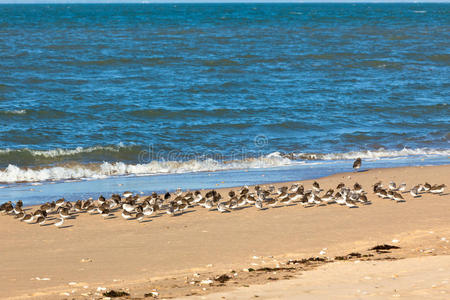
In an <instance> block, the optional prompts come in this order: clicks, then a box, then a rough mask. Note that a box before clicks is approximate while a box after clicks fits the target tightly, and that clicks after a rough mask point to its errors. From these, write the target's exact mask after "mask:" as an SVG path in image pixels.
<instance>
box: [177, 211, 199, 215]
mask: <svg viewBox="0 0 450 300" xmlns="http://www.w3.org/2000/svg"><path fill="white" fill-rule="evenodd" d="M193 212H195V210H193V209H191V210H185V211H183V212H182V213H181V214H177V216H182V215H184V214H189V213H193Z"/></svg>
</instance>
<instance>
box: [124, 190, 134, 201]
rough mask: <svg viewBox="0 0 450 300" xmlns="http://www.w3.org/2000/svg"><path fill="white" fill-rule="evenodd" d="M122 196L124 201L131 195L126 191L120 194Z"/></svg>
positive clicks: (131, 194)
mask: <svg viewBox="0 0 450 300" xmlns="http://www.w3.org/2000/svg"><path fill="white" fill-rule="evenodd" d="M122 196H123V197H124V198H125V199H126V198H128V197H131V196H133V193H132V192H130V191H126V192H124V193H123V194H122Z"/></svg>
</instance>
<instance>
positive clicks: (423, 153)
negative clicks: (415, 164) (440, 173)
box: [292, 148, 450, 160]
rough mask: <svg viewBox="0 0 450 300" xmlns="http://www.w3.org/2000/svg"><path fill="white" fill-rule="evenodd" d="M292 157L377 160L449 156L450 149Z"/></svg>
mask: <svg viewBox="0 0 450 300" xmlns="http://www.w3.org/2000/svg"><path fill="white" fill-rule="evenodd" d="M292 156H293V158H296V159H311V160H346V159H356V158H358V157H359V158H361V159H368V160H378V159H383V158H397V157H398V158H402V157H407V156H450V149H447V150H436V149H427V148H418V149H407V148H404V149H402V150H385V149H379V150H374V151H370V150H367V151H353V152H345V153H328V154H323V153H318V154H314V153H294V154H293V155H292Z"/></svg>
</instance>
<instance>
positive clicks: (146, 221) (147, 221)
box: [139, 220, 152, 223]
mask: <svg viewBox="0 0 450 300" xmlns="http://www.w3.org/2000/svg"><path fill="white" fill-rule="evenodd" d="M151 221H152V220H145V221H140V222H139V223H149V222H151Z"/></svg>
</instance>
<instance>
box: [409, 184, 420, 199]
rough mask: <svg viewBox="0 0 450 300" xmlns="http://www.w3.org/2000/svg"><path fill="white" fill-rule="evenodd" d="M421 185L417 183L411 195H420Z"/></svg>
mask: <svg viewBox="0 0 450 300" xmlns="http://www.w3.org/2000/svg"><path fill="white" fill-rule="evenodd" d="M419 188H420V186H419V185H416V186H415V187H413V188H412V189H411V190H410V191H409V193H410V194H411V196H413V197H414V198H416V197H419Z"/></svg>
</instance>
